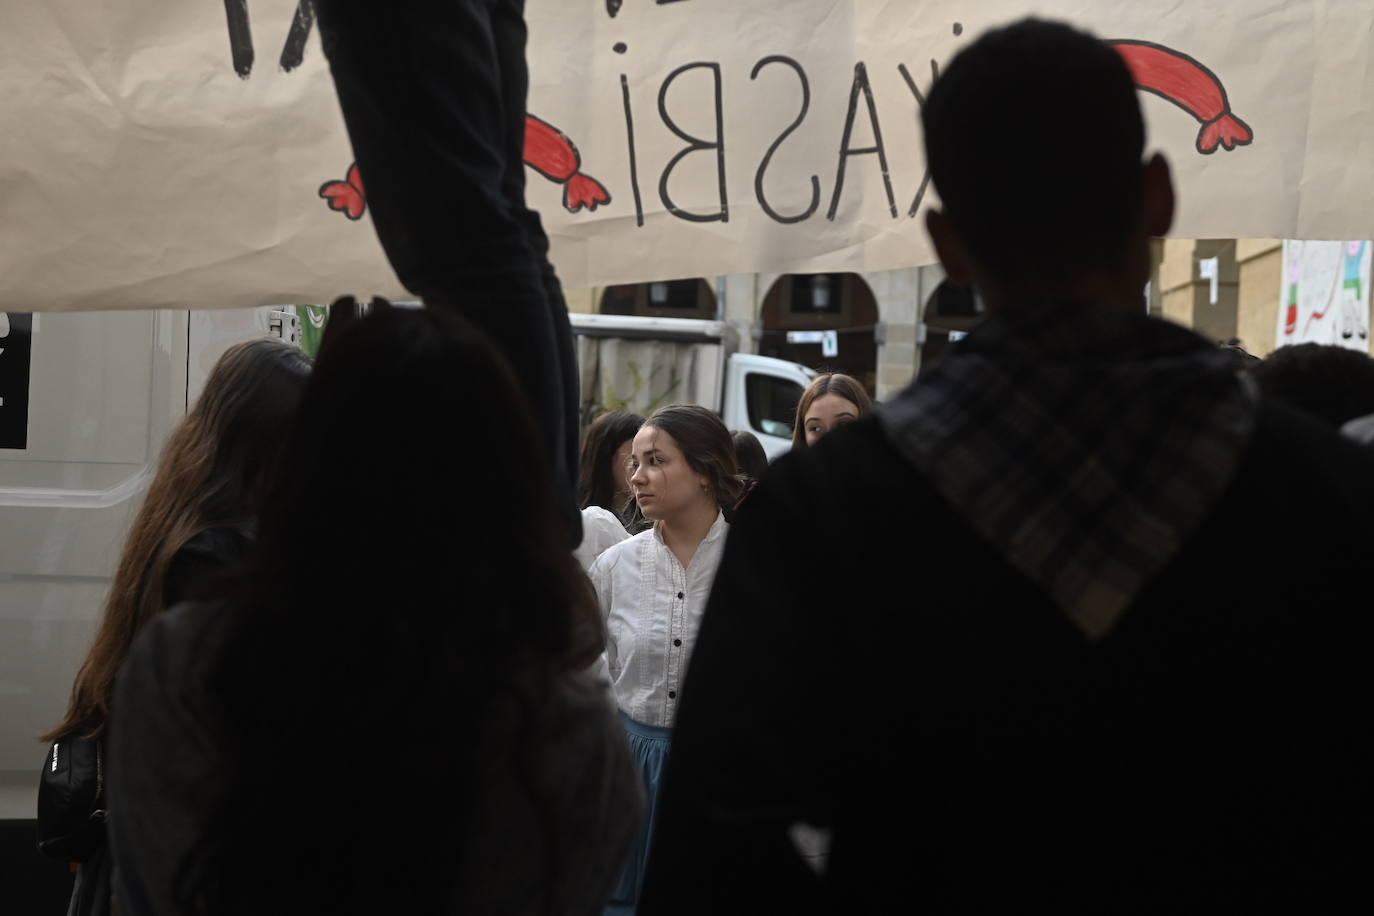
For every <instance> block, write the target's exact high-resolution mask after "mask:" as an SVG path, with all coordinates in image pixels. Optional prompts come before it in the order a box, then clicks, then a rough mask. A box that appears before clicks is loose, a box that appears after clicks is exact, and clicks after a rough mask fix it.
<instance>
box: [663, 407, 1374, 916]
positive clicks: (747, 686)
mask: <svg viewBox="0 0 1374 916" xmlns="http://www.w3.org/2000/svg"><path fill="white" fill-rule="evenodd" d="M1372 455H1374V453H1371V452H1367V451H1365V450H1363V449H1361V448H1360V447H1358V446H1356V445H1353V444H1351V443H1349V442H1346V441H1343V440H1341V439H1340V438H1339V437H1338V436H1337V435H1336V434H1334V433H1333V432H1331V431H1329V430H1327V429H1325V428H1323V427H1321V426H1320V425H1319V424H1317V423H1315V422H1314V421H1311V420H1309V419H1307V418H1306V417H1304V416H1301V415H1299V414H1296V413H1294V412H1291V411H1289V410H1287V409H1286V408H1282V407H1279V406H1273V405H1263V406H1262V407H1261V410H1260V416H1259V421H1258V428H1257V431H1256V434H1255V438H1254V440H1253V442H1252V444H1251V446H1250V447H1249V449H1248V451H1247V452H1246V454H1245V457H1244V458H1243V460H1242V464H1241V467H1240V469H1239V471H1238V473H1237V476H1236V478H1235V480H1234V482H1233V484H1232V486H1231V488H1230V489H1229V491H1228V492H1227V493H1226V495H1224V496H1223V497H1222V499H1221V500H1220V502H1219V503H1218V504H1217V505H1216V507H1215V509H1214V511H1213V512H1212V514H1211V516H1210V518H1209V519H1208V520H1207V521H1206V522H1205V523H1204V524H1203V526H1202V527H1201V529H1200V530H1198V531H1197V532H1196V533H1195V534H1194V535H1193V537H1192V538H1191V540H1190V541H1189V542H1188V543H1187V544H1186V545H1185V547H1184V548H1183V550H1182V552H1181V553H1180V554H1179V555H1178V556H1176V557H1175V559H1174V560H1173V561H1172V562H1171V564H1170V565H1169V566H1168V567H1167V568H1166V569H1165V570H1164V572H1163V573H1162V574H1160V575H1159V576H1158V577H1157V578H1156V579H1155V580H1154V581H1153V583H1152V584H1151V585H1150V586H1149V587H1148V588H1147V589H1146V591H1145V592H1144V593H1143V594H1142V595H1140V597H1139V598H1138V599H1137V600H1136V602H1135V603H1134V604H1133V605H1132V606H1131V607H1130V608H1129V609H1128V610H1127V611H1126V613H1125V615H1124V616H1123V618H1122V619H1121V620H1120V621H1119V622H1118V623H1117V625H1116V627H1115V629H1114V630H1113V631H1112V632H1111V633H1110V634H1109V635H1108V636H1106V637H1105V638H1104V639H1102V640H1100V641H1098V642H1095V643H1094V642H1090V641H1089V640H1088V639H1087V638H1086V637H1085V636H1084V635H1083V634H1082V633H1081V631H1080V630H1078V629H1077V628H1076V627H1074V626H1073V625H1071V624H1070V623H1069V622H1068V620H1067V619H1066V618H1065V617H1064V616H1063V615H1062V614H1061V613H1060V612H1059V611H1058V610H1056V608H1055V607H1054V606H1053V605H1052V604H1051V603H1050V602H1049V601H1048V600H1047V598H1046V597H1045V596H1044V595H1043V594H1042V593H1041V591H1040V590H1039V589H1038V588H1036V587H1035V586H1034V585H1032V584H1031V583H1030V582H1029V581H1028V580H1026V579H1025V578H1023V577H1022V576H1021V575H1020V574H1019V573H1018V572H1016V571H1015V570H1014V569H1012V568H1011V567H1010V566H1009V565H1008V564H1007V563H1006V562H1005V561H1004V560H1003V559H1002V558H1001V557H1000V556H999V555H998V554H996V553H994V552H993V550H992V548H991V547H990V546H989V545H988V544H987V543H986V542H985V541H983V540H982V539H980V538H979V537H978V536H977V535H976V534H975V533H974V532H973V531H972V529H971V528H970V527H969V526H968V525H967V524H966V523H965V522H964V520H963V519H962V518H961V517H960V516H958V515H956V514H955V513H954V511H953V510H952V509H951V508H950V506H949V505H948V504H947V503H945V502H944V501H943V500H942V498H941V497H940V496H939V495H937V493H936V492H935V491H934V490H933V489H932V488H931V487H930V486H929V485H928V484H927V483H926V482H925V481H924V480H922V479H921V478H920V477H919V476H918V475H917V473H916V472H915V471H914V470H912V469H911V467H910V466H909V465H907V464H905V463H904V462H903V460H902V458H901V457H900V456H899V455H898V453H897V452H896V451H895V450H894V448H893V447H892V446H891V444H890V443H889V442H888V440H887V439H886V438H885V436H884V434H883V432H882V430H881V429H880V427H879V425H878V423H877V422H875V421H874V420H872V419H870V420H866V421H862V422H859V423H855V424H853V425H851V426H850V427H848V428H846V429H843V430H840V431H838V432H835V433H833V434H831V435H830V436H828V437H826V438H825V439H824V440H823V441H822V442H821V443H819V445H818V446H817V447H816V448H812V449H807V450H804V451H800V452H795V453H793V454H791V455H789V456H786V457H784V458H781V459H779V460H778V461H777V462H776V463H775V464H774V466H773V468H772V469H771V470H770V471H769V473H768V475H767V476H766V477H765V478H764V481H763V483H762V485H761V486H760V487H759V488H758V489H757V490H756V491H755V492H754V493H753V494H752V495H751V496H750V498H749V500H748V501H747V503H746V504H745V506H744V507H743V509H742V510H741V512H740V513H739V517H738V519H737V522H736V525H735V527H734V528H733V530H732V531H731V534H730V540H729V543H728V545H727V547H726V551H725V556H724V559H723V561H722V564H721V568H720V571H719V574H718V576H717V579H716V583H715V590H714V592H713V594H712V597H711V603H710V605H709V607H708V610H707V613H706V616H705V619H704V622H703V625H702V629H701V633H700V637H699V640H698V643H697V648H696V651H695V654H694V656H693V660H692V664H691V668H690V670H689V672H688V674H687V679H686V682H685V684H684V689H683V702H682V705H681V708H680V711H679V718H678V724H677V728H676V733H675V736H674V741H673V751H672V756H671V758H670V761H669V766H668V772H667V775H666V781H665V786H664V789H663V795H662V799H661V802H660V809H659V810H660V815H659V821H658V832H657V835H656V840H655V846H654V854H653V859H652V861H651V863H650V867H649V875H648V879H647V887H646V889H645V892H644V897H643V901H644V902H643V905H642V908H641V913H645V914H663V913H684V914H686V913H694V914H696V913H712V914H716V913H731V912H752V913H761V912H778V913H783V912H786V913H799V912H821V911H831V912H843V913H871V912H872V913H876V912H883V913H887V912H894V913H895V912H913V913H955V912H979V913H983V912H986V913H1012V912H1024V911H1039V910H1044V911H1048V912H1055V913H1059V914H1063V913H1126V912H1140V913H1165V912H1169V913H1175V912H1181V911H1188V910H1194V909H1196V910H1203V911H1209V910H1210V911H1213V912H1228V911H1251V912H1253V911H1256V910H1264V909H1273V910H1278V911H1285V912H1303V911H1306V912H1319V911H1322V910H1323V909H1325V910H1327V911H1330V910H1331V907H1330V906H1325V904H1329V903H1330V902H1331V901H1332V900H1338V899H1344V898H1345V897H1346V896H1347V895H1349V894H1354V895H1356V898H1357V899H1364V900H1366V901H1368V899H1369V898H1370V897H1371V896H1374V891H1372V890H1371V886H1370V884H1369V882H1368V880H1367V877H1366V876H1367V871H1368V863H1369V862H1370V861H1371V860H1372V859H1374V831H1371V829H1370V828H1371V812H1374V799H1372V798H1371V792H1372V790H1374V719H1372V718H1371V715H1370V701H1371V699H1372V698H1374V691H1371V689H1370V688H1371V681H1372V680H1374V665H1371V664H1370V662H1369V660H1368V659H1369V655H1370V652H1371V651H1374V618H1371V614H1370V604H1369V600H1368V594H1369V586H1370V581H1369V579H1368V572H1367V570H1368V567H1369V562H1370V559H1371V548H1374V521H1372V520H1374V457H1371V456H1372ZM795 821H810V822H813V823H816V824H819V825H822V826H826V827H830V828H832V829H833V836H834V840H833V846H832V854H831V857H830V861H829V867H828V871H827V873H826V876H825V877H824V878H820V877H816V876H815V875H813V873H812V872H811V871H809V870H808V869H807V868H806V866H805V865H804V864H803V859H802V858H801V857H800V856H799V855H798V854H797V853H796V851H795V850H794V848H793V847H792V845H791V843H790V842H789V840H788V838H787V833H786V828H787V825H788V824H789V823H792V822H795Z"/></svg>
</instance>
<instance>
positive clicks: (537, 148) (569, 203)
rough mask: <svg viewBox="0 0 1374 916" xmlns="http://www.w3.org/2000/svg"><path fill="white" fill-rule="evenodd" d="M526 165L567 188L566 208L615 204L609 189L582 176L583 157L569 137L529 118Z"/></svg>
mask: <svg viewBox="0 0 1374 916" xmlns="http://www.w3.org/2000/svg"><path fill="white" fill-rule="evenodd" d="M525 165H527V166H529V167H530V168H532V169H534V170H535V171H536V172H538V173H539V174H540V175H543V176H544V177H545V178H547V179H548V180H549V181H552V182H554V183H556V184H561V185H562V186H563V208H564V209H565V210H567V211H568V212H569V213H576V212H577V211H578V210H581V209H582V208H583V207H586V208H587V209H588V210H595V209H596V208H597V207H599V206H601V205H602V204H608V203H610V202H611V194H610V192H609V191H607V190H606V186H605V185H603V184H602V183H601V182H599V181H597V180H596V179H595V178H592V177H591V176H590V175H584V174H582V154H581V153H579V152H578V151H577V146H576V145H575V144H574V143H573V142H572V141H571V140H569V139H568V138H567V136H566V135H565V134H564V133H563V132H562V131H561V130H559V129H558V128H557V127H554V126H553V125H552V124H550V123H549V122H547V121H544V120H541V119H540V118H536V117H535V116H534V115H532V114H527V115H526V116H525Z"/></svg>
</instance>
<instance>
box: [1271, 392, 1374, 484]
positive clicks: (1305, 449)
mask: <svg viewBox="0 0 1374 916" xmlns="http://www.w3.org/2000/svg"><path fill="white" fill-rule="evenodd" d="M1245 457H1246V461H1247V462H1249V463H1252V464H1257V465H1259V466H1261V467H1262V468H1263V469H1264V471H1265V472H1266V473H1270V474H1278V475H1285V474H1297V475H1301V476H1305V477H1309V478H1310V477H1314V476H1328V477H1331V478H1333V479H1338V480H1340V481H1341V482H1342V483H1343V484H1350V485H1353V486H1355V487H1356V489H1357V490H1358V491H1359V492H1367V493H1374V473H1371V471H1374V449H1371V448H1370V447H1368V446H1366V445H1362V444H1361V443H1359V442H1356V441H1354V440H1352V439H1350V438H1348V437H1346V436H1343V435H1341V433H1340V431H1339V430H1338V429H1335V428H1333V427H1331V426H1329V425H1328V424H1326V423H1324V422H1322V421H1320V420H1318V419H1316V418H1315V417H1312V416H1309V415H1308V414H1306V413H1303V412H1302V411H1300V410H1297V409H1295V408H1293V407H1290V406H1288V405H1287V404H1284V403H1282V402H1281V401H1276V400H1273V399H1265V400H1262V401H1261V402H1260V406H1259V409H1258V412H1257V415H1256V425H1255V435H1254V439H1253V441H1252V443H1251V447H1250V449H1249V450H1248V452H1247V454H1246V456H1245Z"/></svg>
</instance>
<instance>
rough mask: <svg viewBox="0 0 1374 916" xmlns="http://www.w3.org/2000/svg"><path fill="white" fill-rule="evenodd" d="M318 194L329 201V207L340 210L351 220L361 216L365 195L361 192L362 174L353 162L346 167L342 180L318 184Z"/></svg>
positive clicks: (365, 205) (365, 199) (365, 204)
mask: <svg viewBox="0 0 1374 916" xmlns="http://www.w3.org/2000/svg"><path fill="white" fill-rule="evenodd" d="M320 196H321V197H323V198H324V199H325V200H326V201H328V202H329V209H331V210H341V211H343V214H344V216H347V217H348V218H349V219H352V220H359V219H362V218H363V211H364V210H366V209H367V196H366V195H365V194H364V193H363V176H362V173H361V172H359V171H358V164H357V163H356V162H355V163H353V164H352V165H350V166H349V167H348V174H347V175H346V176H345V178H344V180H343V181H326V182H325V183H324V184H322V185H320Z"/></svg>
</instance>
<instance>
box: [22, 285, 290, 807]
mask: <svg viewBox="0 0 1374 916" xmlns="http://www.w3.org/2000/svg"><path fill="white" fill-rule="evenodd" d="M312 311H313V310H312ZM0 314H3V313H0ZM0 332H3V334H0V412H3V413H0V418H3V417H7V416H8V417H14V416H17V415H19V414H27V417H26V421H25V422H23V423H14V424H11V423H8V422H6V423H5V424H3V425H0V429H3V430H4V431H5V434H6V436H5V438H3V439H0V821H5V820H10V821H14V820H32V819H33V818H34V817H35V801H36V797H37V786H38V768H39V766H40V765H41V764H42V762H43V757H44V754H45V753H46V750H47V749H46V748H45V747H43V746H42V745H40V744H39V743H38V742H37V741H36V740H35V738H36V736H38V735H39V734H42V733H43V732H46V731H47V730H48V729H50V728H52V727H53V725H55V724H56V723H57V722H58V721H60V719H61V718H62V715H63V713H64V712H65V710H66V707H67V698H68V695H69V693H70V691H71V684H72V679H73V677H74V676H75V674H76V670H77V667H78V666H79V665H80V664H81V661H82V659H83V658H84V657H85V655H86V652H87V650H88V649H89V648H90V644H91V638H92V635H93V633H94V629H95V624H96V621H97V620H98V619H99V616H100V613H101V609H102V607H103V604H104V601H105V595H106V592H107V590H108V589H109V584H110V576H111V573H112V571H113V570H114V568H115V564H116V563H117V562H118V559H119V554H120V550H121V549H122V547H123V544H124V537H125V534H126V531H127V529H128V526H129V522H130V520H131V518H132V515H133V513H134V511H135V510H136V509H137V507H138V505H139V500H140V498H141V497H142V495H143V492H144V489H145V487H146V486H147V484H148V482H149V479H150V476H151V474H152V472H153V470H154V469H155V467H156V464H157V459H158V456H159V453H160V452H161V449H162V444H163V442H164V441H165V440H166V438H167V435H168V433H169V432H170V431H171V429H172V427H173V426H174V425H175V424H176V423H177V421H178V420H180V419H181V418H182V417H183V416H184V415H185V413H186V407H187V405H188V404H189V403H191V402H193V401H194V399H195V398H196V397H197V395H199V393H200V390H201V388H202V387H203V386H204V383H205V379H206V377H207V376H208V374H209V372H210V370H211V369H212V368H213V367H214V364H215V361H216V360H218V359H219V357H220V354H221V353H223V352H224V351H225V350H226V349H227V348H228V347H229V346H231V345H232V344H234V343H236V342H238V341H240V340H246V339H249V338H251V337H255V336H265V335H269V334H271V335H276V336H282V337H286V338H288V339H296V340H298V339H299V324H298V319H297V317H296V315H295V314H294V310H292V309H289V308H288V309H269V308H264V309H234V310H222V311H197V312H184V311H138V312H80V313H40V314H34V315H32V316H29V315H23V316H15V315H4V320H3V321H0ZM25 357H26V359H25ZM6 361H12V362H10V363H9V365H8V367H7V366H6V365H5V363H6ZM22 362H27V364H28V365H27V367H26V368H27V372H26V373H19V372H18V371H17V370H16V366H17V364H19V363H22ZM16 430H17V431H16Z"/></svg>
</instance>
